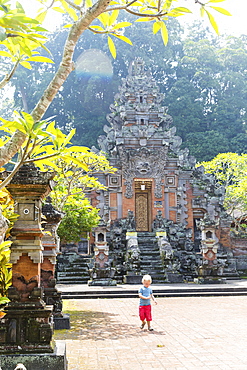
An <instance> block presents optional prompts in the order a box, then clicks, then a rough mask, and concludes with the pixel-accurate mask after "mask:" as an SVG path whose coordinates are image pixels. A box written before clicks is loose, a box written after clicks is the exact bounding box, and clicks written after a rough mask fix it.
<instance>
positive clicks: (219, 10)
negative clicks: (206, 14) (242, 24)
mask: <svg viewBox="0 0 247 370" xmlns="http://www.w3.org/2000/svg"><path fill="white" fill-rule="evenodd" d="M210 8H212V9H214V10H217V12H219V13H221V14H224V15H230V16H231V13H230V12H228V10H226V9H224V8H220V7H219V6H210Z"/></svg>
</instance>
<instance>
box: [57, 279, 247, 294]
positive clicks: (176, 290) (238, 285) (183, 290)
mask: <svg viewBox="0 0 247 370" xmlns="http://www.w3.org/2000/svg"><path fill="white" fill-rule="evenodd" d="M139 287H140V284H137V285H136V284H122V285H117V286H102V287H99V286H88V285H86V284H73V285H68V284H58V285H57V288H58V290H59V291H61V292H62V298H63V299H93V298H135V297H137V292H138V289H139ZM152 289H153V292H154V295H155V296H156V297H202V296H229V295H231V296H236V295H247V280H244V279H243V280H226V281H225V284H222V283H220V284H195V283H182V284H169V283H168V284H152Z"/></svg>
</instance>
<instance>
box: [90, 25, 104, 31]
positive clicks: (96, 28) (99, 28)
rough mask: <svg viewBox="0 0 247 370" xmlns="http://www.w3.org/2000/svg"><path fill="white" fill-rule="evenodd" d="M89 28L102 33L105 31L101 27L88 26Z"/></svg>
mask: <svg viewBox="0 0 247 370" xmlns="http://www.w3.org/2000/svg"><path fill="white" fill-rule="evenodd" d="M90 28H92V29H95V30H98V31H103V32H104V31H105V30H104V28H102V27H101V26H90Z"/></svg>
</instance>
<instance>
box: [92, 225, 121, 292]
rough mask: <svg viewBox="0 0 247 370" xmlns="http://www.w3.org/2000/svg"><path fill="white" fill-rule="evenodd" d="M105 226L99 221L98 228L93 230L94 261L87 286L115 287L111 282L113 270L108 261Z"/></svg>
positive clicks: (112, 281)
mask: <svg viewBox="0 0 247 370" xmlns="http://www.w3.org/2000/svg"><path fill="white" fill-rule="evenodd" d="M106 231H107V230H106V224H105V222H104V221H103V220H102V219H101V221H100V223H99V226H98V227H96V228H95V229H94V232H95V242H94V243H95V245H94V261H93V263H92V265H91V266H90V268H89V274H90V277H91V280H89V281H88V285H116V281H115V280H113V277H114V275H115V268H113V267H112V266H111V261H110V260H109V246H108V243H107V241H106Z"/></svg>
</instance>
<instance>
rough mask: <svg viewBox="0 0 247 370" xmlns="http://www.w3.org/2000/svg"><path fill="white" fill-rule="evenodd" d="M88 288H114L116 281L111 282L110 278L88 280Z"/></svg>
mask: <svg viewBox="0 0 247 370" xmlns="http://www.w3.org/2000/svg"><path fill="white" fill-rule="evenodd" d="M88 285H89V286H116V285H117V282H116V280H113V279H111V278H100V279H93V280H88Z"/></svg>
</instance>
